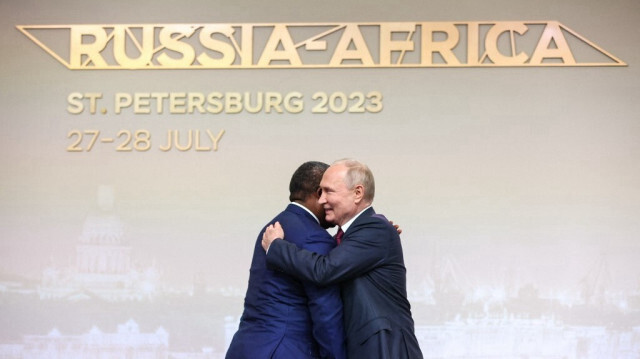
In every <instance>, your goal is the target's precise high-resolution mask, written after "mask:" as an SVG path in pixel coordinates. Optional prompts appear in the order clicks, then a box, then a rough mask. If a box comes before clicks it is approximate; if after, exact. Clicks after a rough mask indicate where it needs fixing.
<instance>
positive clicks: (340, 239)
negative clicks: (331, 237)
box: [336, 227, 344, 245]
mask: <svg viewBox="0 0 640 359" xmlns="http://www.w3.org/2000/svg"><path fill="white" fill-rule="evenodd" d="M343 235H344V232H343V231H342V228H340V227H338V233H336V243H338V245H339V244H340V242H342V236H343Z"/></svg>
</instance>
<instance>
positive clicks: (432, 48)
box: [422, 22, 460, 66]
mask: <svg viewBox="0 0 640 359" xmlns="http://www.w3.org/2000/svg"><path fill="white" fill-rule="evenodd" d="M438 32H439V33H444V34H446V36H447V38H446V39H445V40H444V41H434V39H433V35H434V34H435V33H438ZM459 40H460V33H458V29H457V28H456V27H455V25H454V24H453V23H448V22H433V23H423V25H422V64H424V65H437V66H439V65H441V64H434V63H433V54H435V53H436V52H437V53H439V54H440V56H442V59H443V60H444V62H445V64H442V65H446V64H448V65H460V61H459V60H458V58H457V57H456V55H454V53H453V48H455V47H456V45H457V44H458V41H459Z"/></svg>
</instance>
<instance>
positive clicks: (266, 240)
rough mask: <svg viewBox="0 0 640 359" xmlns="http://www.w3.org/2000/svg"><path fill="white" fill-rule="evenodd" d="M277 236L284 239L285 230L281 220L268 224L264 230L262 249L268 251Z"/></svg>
mask: <svg viewBox="0 0 640 359" xmlns="http://www.w3.org/2000/svg"><path fill="white" fill-rule="evenodd" d="M276 238H281V239H284V230H283V229H282V226H281V225H280V222H276V223H274V224H271V225H269V226H267V228H266V229H265V230H264V234H263V235H262V249H264V251H265V252H266V251H267V250H268V249H269V246H270V245H271V242H273V241H274V240H275V239H276Z"/></svg>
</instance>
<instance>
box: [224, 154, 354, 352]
mask: <svg viewBox="0 0 640 359" xmlns="http://www.w3.org/2000/svg"><path fill="white" fill-rule="evenodd" d="M327 167H329V166H328V165H327V164H324V163H321V162H306V163H304V164H302V165H301V166H300V167H299V168H298V169H297V170H296V171H295V173H294V174H293V177H292V178H291V183H290V185H289V191H290V196H289V200H290V201H291V203H290V204H289V205H288V206H287V208H286V209H285V210H284V211H283V212H282V213H280V214H279V215H278V216H276V217H275V218H274V219H273V220H272V221H271V222H269V223H273V222H274V221H278V222H280V223H281V224H282V227H283V228H284V229H286V231H287V233H290V234H291V245H293V246H294V247H296V248H304V249H306V250H309V251H312V252H317V253H322V254H327V253H329V251H330V250H331V249H332V248H334V247H335V246H336V243H335V240H334V239H333V238H332V237H331V235H330V234H329V233H328V232H327V231H326V228H328V227H329V225H328V224H327V222H326V221H325V219H324V217H325V216H324V210H323V208H322V205H320V204H319V202H318V199H319V196H320V194H319V193H320V192H319V184H320V180H321V178H322V174H323V173H324V171H325V170H326V169H327ZM263 232H264V229H263V230H262V232H260V235H259V236H258V239H257V240H256V245H255V249H254V252H253V260H252V262H251V270H250V274H249V286H248V289H247V294H246V297H245V301H244V312H243V314H242V317H241V319H240V326H239V329H238V331H237V332H236V333H235V335H234V337H233V340H232V341H231V345H230V346H229V349H228V350H227V355H226V358H227V359H306V358H335V359H345V358H346V351H345V345H344V326H343V314H342V313H343V312H342V302H341V300H340V288H339V287H338V286H324V287H319V286H317V285H314V284H312V283H310V282H307V281H304V280H298V279H296V278H294V277H292V276H290V275H287V274H284V273H282V272H276V271H272V270H268V269H267V265H266V258H265V252H264V250H262V247H261V246H260V242H261V240H262V234H263Z"/></svg>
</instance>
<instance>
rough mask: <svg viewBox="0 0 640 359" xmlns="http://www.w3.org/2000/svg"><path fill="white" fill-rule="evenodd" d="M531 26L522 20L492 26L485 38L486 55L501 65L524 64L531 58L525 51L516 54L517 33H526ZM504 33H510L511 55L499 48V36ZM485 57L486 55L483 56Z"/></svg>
mask: <svg viewBox="0 0 640 359" xmlns="http://www.w3.org/2000/svg"><path fill="white" fill-rule="evenodd" d="M527 30H529V28H527V26H526V25H525V24H524V23H521V22H505V23H497V24H495V25H493V26H492V27H491V29H490V30H489V32H487V37H486V38H485V42H484V47H485V49H486V53H485V56H488V57H489V58H490V59H491V60H493V62H494V63H497V64H500V65H521V64H524V63H525V62H526V61H527V59H528V58H529V57H528V56H527V54H525V53H524V52H520V53H519V54H517V55H516V40H515V35H514V34H513V33H514V32H515V33H518V34H520V35H524V34H525V33H526V32H527ZM503 33H508V34H509V39H510V45H511V55H510V56H506V55H503V54H502V53H501V52H500V50H498V38H499V37H500V35H502V34H503ZM483 58H484V56H483Z"/></svg>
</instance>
